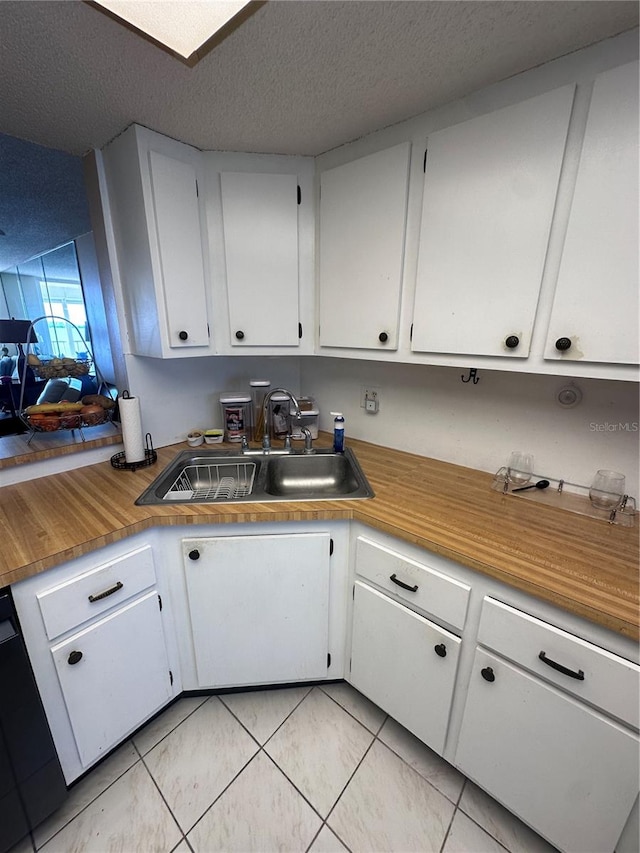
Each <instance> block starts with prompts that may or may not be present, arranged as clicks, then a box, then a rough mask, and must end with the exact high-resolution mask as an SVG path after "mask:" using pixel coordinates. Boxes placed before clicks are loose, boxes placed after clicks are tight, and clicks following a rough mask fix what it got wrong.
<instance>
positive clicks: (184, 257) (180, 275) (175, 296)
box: [149, 151, 209, 348]
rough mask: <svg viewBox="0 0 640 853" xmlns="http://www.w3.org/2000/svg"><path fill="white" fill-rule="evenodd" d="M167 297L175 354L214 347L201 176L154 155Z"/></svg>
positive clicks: (159, 240)
mask: <svg viewBox="0 0 640 853" xmlns="http://www.w3.org/2000/svg"><path fill="white" fill-rule="evenodd" d="M149 170H150V176H151V188H152V193H153V212H154V218H155V225H156V235H157V245H158V253H159V259H160V270H161V275H162V293H163V295H164V306H163V308H164V311H165V312H166V322H167V330H168V341H167V343H168V345H169V346H170V347H172V348H176V347H177V348H185V347H204V346H207V345H208V344H209V326H208V322H207V300H206V286H205V279H204V262H203V256H202V240H201V238H200V209H199V202H198V188H197V183H196V171H195V169H194V167H193V166H192V165H191V164H189V163H183V162H181V161H180V160H176V159H174V158H172V157H167V156H165V155H164V154H159V153H158V152H157V151H149Z"/></svg>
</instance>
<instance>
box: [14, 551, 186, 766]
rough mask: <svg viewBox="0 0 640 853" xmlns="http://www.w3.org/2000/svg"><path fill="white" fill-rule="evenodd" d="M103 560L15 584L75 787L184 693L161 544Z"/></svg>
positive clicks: (52, 723)
mask: <svg viewBox="0 0 640 853" xmlns="http://www.w3.org/2000/svg"><path fill="white" fill-rule="evenodd" d="M99 559H100V560H101V563H100V565H98V566H97V567H96V565H95V563H96V561H97V557H96V555H95V554H94V555H87V557H82V558H79V559H78V560H74V561H73V562H71V563H68V564H66V565H63V566H59V567H57V568H55V569H52V570H51V571H48V572H44V573H42V574H40V575H35V576H34V577H32V578H29V579H28V580H25V581H22V582H21V583H18V584H15V585H14V586H13V587H12V592H13V597H14V601H15V604H16V609H17V611H18V616H19V618H20V623H21V626H22V630H23V634H24V638H25V643H26V646H27V649H28V651H29V657H30V660H31V665H32V667H33V671H34V674H35V677H36V681H37V683H38V687H39V690H40V694H41V696H42V699H43V704H44V707H45V711H46V714H47V719H48V721H49V726H50V728H51V732H52V735H53V739H54V741H55V744H56V749H57V751H58V755H59V758H60V763H61V765H62V769H63V772H64V776H65V779H66V781H67V783H70V782H72V781H73V780H74V779H76V778H77V777H78V776H80V775H81V774H82V773H84V772H85V771H86V770H87V769H88V768H89V767H91V766H92V765H93V764H95V762H96V761H98V759H99V758H101V757H102V756H103V755H106V754H107V753H108V752H109V751H110V750H111V749H113V748H114V747H115V746H117V745H118V744H119V743H120V742H121V741H122V740H124V738H125V737H126V736H127V735H129V734H130V733H131V732H132V731H134V730H135V729H137V728H138V727H139V726H140V725H141V724H142V723H144V722H145V720H147V719H149V717H151V716H152V715H153V714H154V713H155V712H156V711H158V710H160V709H161V708H162V707H163V706H164V705H166V704H167V703H168V702H169V701H170V700H171V698H172V697H173V696H174V695H175V693H176V692H177V690H178V685H177V684H176V685H174V684H173V682H174V677H173V673H172V671H171V665H170V663H169V655H168V651H167V642H166V636H165V624H166V622H165V617H166V616H167V611H166V607H165V604H164V602H163V600H162V598H161V596H160V594H159V591H158V583H157V578H156V575H155V569H154V561H153V552H152V549H151V547H150V546H149V545H143V547H139V548H135V549H133V550H128V551H126V552H123V551H122V550H121V549H117V548H115V547H114V546H109V547H108V548H107V549H105V552H104V553H102V554H101V555H100V558H99ZM92 563H93V564H92ZM178 692H179V691H178Z"/></svg>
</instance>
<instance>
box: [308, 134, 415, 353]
mask: <svg viewBox="0 0 640 853" xmlns="http://www.w3.org/2000/svg"><path fill="white" fill-rule="evenodd" d="M410 151H411V145H410V143H408V142H406V143H402V144H401V145H396V146H394V147H393V148H389V149H387V150H385V151H379V152H377V153H375V154H370V155H369V156H367V157H362V158H360V159H359V160H354V161H353V162H351V163H346V164H344V165H342V166H338V167H336V168H333V169H328V170H326V171H324V172H322V173H321V174H320V230H319V238H320V245H319V258H320V271H319V324H320V332H319V344H320V348H321V350H322V348H324V347H349V348H355V349H373V350H376V349H378V350H381V351H390V350H395V349H397V348H398V334H399V317H400V294H401V290H402V276H403V268H404V241H405V231H406V223H407V199H408V186H409V159H410Z"/></svg>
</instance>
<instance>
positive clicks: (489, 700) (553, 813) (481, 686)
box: [454, 649, 638, 853]
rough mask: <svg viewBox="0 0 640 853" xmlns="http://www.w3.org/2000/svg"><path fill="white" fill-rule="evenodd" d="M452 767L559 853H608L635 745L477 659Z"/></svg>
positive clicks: (633, 738)
mask: <svg viewBox="0 0 640 853" xmlns="http://www.w3.org/2000/svg"><path fill="white" fill-rule="evenodd" d="M487 669H491V671H492V673H493V680H492V681H491V680H487V677H486V674H484V673H486V670H487ZM454 764H455V766H456V767H458V768H459V769H460V770H461V771H462V772H463V773H464V774H465V775H466V776H468V777H469V778H470V779H472V780H473V781H474V782H477V783H478V784H479V785H480V786H481V787H482V788H484V789H485V791H487V792H488V793H490V794H491V796H492V797H495V799H496V800H498V802H500V803H502V804H503V805H504V806H506V807H507V808H508V809H509V810H510V811H511V812H513V813H514V814H516V815H518V817H520V818H522V820H524V821H526V822H527V823H528V824H529V825H530V826H531V827H533V828H534V829H535V830H536V831H537V832H539V833H540V834H541V835H542V836H544V837H545V838H547V839H548V840H549V841H550V842H551V843H552V844H554V845H555V846H557V847H558V848H559V849H560V850H564V851H565V853H587V851H589V853H596V851H597V853H611V851H612V850H614V849H615V846H616V842H617V840H618V838H619V836H620V832H621V831H622V828H623V827H624V825H625V822H626V820H627V817H628V815H629V812H630V811H631V808H632V806H633V804H634V801H635V799H636V797H637V795H638V737H637V735H635V734H634V733H632V732H631V731H630V730H629V729H626V728H623V727H622V726H620V725H618V724H617V723H615V722H613V721H612V720H609V719H607V718H606V717H604V716H602V715H601V714H600V713H599V712H598V711H594V710H592V709H591V708H589V707H587V706H586V705H584V704H583V703H582V702H579V701H577V700H576V699H574V698H573V697H572V696H568V695H566V694H564V693H562V692H561V691H559V690H557V689H556V688H555V687H553V686H550V685H548V684H545V683H544V682H543V681H542V680H540V679H539V678H536V677H535V676H532V675H529V674H528V673H526V672H524V671H523V670H521V669H519V668H518V667H515V666H512V665H511V664H509V663H506V662H505V661H503V660H501V659H500V658H498V657H496V656H495V655H493V654H491V653H490V652H485V651H483V650H482V649H477V650H476V654H475V659H474V665H473V669H472V674H471V681H470V683H469V691H468V694H467V700H466V704H465V709H464V715H463V718H462V727H461V729H460V735H459V738H458V744H457V747H456V754H455V759H454Z"/></svg>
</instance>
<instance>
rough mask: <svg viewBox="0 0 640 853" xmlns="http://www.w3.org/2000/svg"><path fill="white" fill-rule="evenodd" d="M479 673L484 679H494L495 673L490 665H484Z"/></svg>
mask: <svg viewBox="0 0 640 853" xmlns="http://www.w3.org/2000/svg"><path fill="white" fill-rule="evenodd" d="M480 675H481V676H482V677H483V678H484V680H485V681H495V680H496V675H495V673H494V671H493V669H492V668H491V667H490V666H485V668H484V669H481V670H480Z"/></svg>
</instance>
